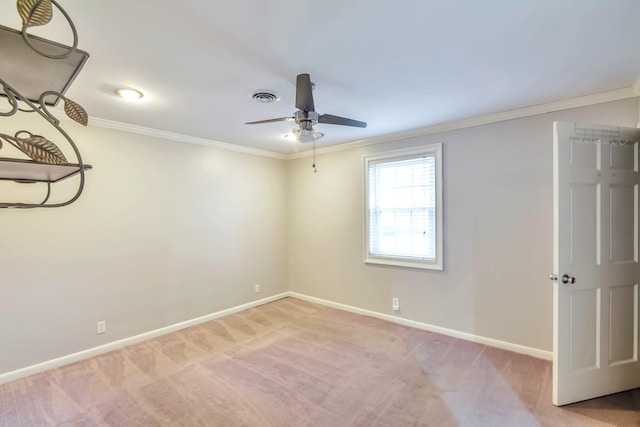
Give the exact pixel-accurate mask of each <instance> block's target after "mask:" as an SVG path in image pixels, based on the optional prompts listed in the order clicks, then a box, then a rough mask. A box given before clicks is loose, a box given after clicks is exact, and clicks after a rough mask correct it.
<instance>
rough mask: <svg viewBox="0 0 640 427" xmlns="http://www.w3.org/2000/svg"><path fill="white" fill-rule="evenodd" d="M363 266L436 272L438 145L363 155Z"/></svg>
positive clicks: (438, 263) (439, 214) (439, 212)
mask: <svg viewBox="0 0 640 427" xmlns="http://www.w3.org/2000/svg"><path fill="white" fill-rule="evenodd" d="M364 178H365V209H366V212H365V262H366V263H375V264H389V265H398V266H403V267H414V268H427V269H434V270H442V268H443V267H442V266H443V262H442V261H443V260H442V258H443V256H442V248H443V239H442V144H434V145H428V146H423V147H418V148H413V149H409V150H399V151H394V152H390V153H384V154H380V155H373V156H365V157H364Z"/></svg>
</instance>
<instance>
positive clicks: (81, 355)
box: [0, 292, 553, 384]
mask: <svg viewBox="0 0 640 427" xmlns="http://www.w3.org/2000/svg"><path fill="white" fill-rule="evenodd" d="M286 297H293V298H298V299H300V300H303V301H308V302H312V303H316V304H320V305H324V306H327V307H332V308H337V309H339V310H344V311H348V312H351V313H356V314H362V315H364V316H369V317H374V318H376V319H381V320H386V321H388V322H392V323H397V324H399V325H404V326H409V327H412V328H416V329H421V330H424V331H429V332H435V333H438V334H442V335H447V336H450V337H453V338H459V339H463V340H466V341H472V342H476V343H479V344H484V345H488V346H491V347H496V348H500V349H503V350H509V351H513V352H516V353H521V354H527V355H529V356H533V357H537V358H539V359H545V360H552V359H553V353H552V352H550V351H545V350H540V349H537V348H532V347H527V346H523V345H519V344H513V343H509V342H505V341H500V340H495V339H493V338H487V337H482V336H478V335H474V334H470V333H467V332H460V331H456V330H453V329H447V328H442V327H440V326H434V325H429V324H426V323H421V322H416V321H414V320H409V319H403V318H401V317H397V316H391V315H389V314H384V313H378V312H375V311H371V310H365V309H363V308H358V307H354V306H351V305H346V304H340V303H337V302H333V301H328V300H324V299H321V298H316V297H311V296H308V295H304V294H300V293H297V292H283V293H281V294H278V295H274V296H271V297H267V298H263V299H260V300H256V301H251V302H248V303H246V304H242V305H238V306H236V307H231V308H227V309H225V310H221V311H217V312H215V313H211V314H207V315H205V316H201V317H197V318H195V319H191V320H187V321H184V322H180V323H176V324H173V325H170V326H166V327H164V328H160V329H155V330H153V331H149V332H145V333H143V334H139V335H135V336H132V337H129V338H124V339H121V340H118V341H114V342H111V343H108V344H104V345H101V346H98V347H94V348H90V349H88V350H83V351H80V352H77V353H73V354H69V355H67V356H62V357H59V358H56V359H52V360H48V361H46V362H42V363H38V364H36V365H31V366H27V367H25V368H21V369H17V370H15V371H11V372H7V373H4V374H0V384H6V383H9V382H11V381H15V380H18V379H20V378H24V377H28V376H29V375H34V374H37V373H40V372H44V371H47V370H49V369H55V368H59V367H60V366H64V365H69V364H71V363H75V362H78V361H80V360H84V359H88V358H90V357H94V356H99V355H101V354H104V353H108V352H110V351H113V350H118V349H120V348H122V347H126V346H128V345H132V344H136V343H139V342H142V341H145V340H149V339H151V338H155V337H158V336H160V335H165V334H169V333H171V332H175V331H179V330H181V329H185V328H188V327H191V326H195V325H199V324H201V323H204V322H208V321H210V320H214V319H218V318H220V317H223V316H228V315H230V314H233V313H238V312H240V311H244V310H247V309H249V308H253V307H257V306H259V305H263V304H267V303H269V302H272V301H276V300H279V299H282V298H286Z"/></svg>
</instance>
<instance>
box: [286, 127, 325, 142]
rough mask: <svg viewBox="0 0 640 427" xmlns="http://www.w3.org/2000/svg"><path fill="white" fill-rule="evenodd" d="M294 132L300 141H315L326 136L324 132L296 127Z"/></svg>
mask: <svg viewBox="0 0 640 427" xmlns="http://www.w3.org/2000/svg"><path fill="white" fill-rule="evenodd" d="M292 133H293V134H294V135H295V137H296V139H297V140H298V141H299V142H314V141H317V140H319V139H320V138H322V137H323V136H324V133H322V132H318V131H315V130H305V129H294V130H293V131H292Z"/></svg>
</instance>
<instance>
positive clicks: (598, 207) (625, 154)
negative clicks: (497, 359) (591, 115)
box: [553, 122, 640, 405]
mask: <svg viewBox="0 0 640 427" xmlns="http://www.w3.org/2000/svg"><path fill="white" fill-rule="evenodd" d="M639 141H640V130H638V129H631V128H621V127H612V126H599V125H584V124H576V123H567V122H556V123H554V141H553V142H554V158H553V168H554V194H553V195H554V213H553V215H554V273H555V274H556V277H559V278H560V280H558V281H557V282H556V283H554V293H553V295H554V343H553V344H554V349H553V357H554V359H553V402H554V403H555V404H556V405H564V404H567V403H572V402H577V401H580V400H586V399H590V398H593V397H598V396H602V395H605V394H610V393H616V392H619V391H623V390H628V389H631V388H637V387H640V362H639V361H638V345H639V341H640V335H639V328H638V307H639V305H640V304H639V295H638V283H639V282H640V264H639V262H638V240H639V232H638V187H639V186H640V173H638V163H639V159H638V142H639ZM565 274H566V275H567V277H568V278H575V282H574V281H573V280H569V279H567V280H566V281H565V282H566V283H563V281H562V280H561V279H562V277H563V275H565Z"/></svg>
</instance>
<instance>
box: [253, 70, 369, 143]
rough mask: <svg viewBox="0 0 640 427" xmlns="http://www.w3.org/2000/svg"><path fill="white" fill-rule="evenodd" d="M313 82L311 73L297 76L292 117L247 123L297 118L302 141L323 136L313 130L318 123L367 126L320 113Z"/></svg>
mask: <svg viewBox="0 0 640 427" xmlns="http://www.w3.org/2000/svg"><path fill="white" fill-rule="evenodd" d="M312 90H313V83H311V78H310V77H309V74H298V77H297V78H296V108H297V109H298V111H296V112H295V113H294V115H293V116H291V117H280V118H277V119H267V120H258V121H256V122H247V123H245V124H247V125H255V124H260V123H272V122H284V121H292V120H295V122H296V124H297V125H298V126H299V128H298V129H295V130H294V133H295V135H296V138H297V139H298V141H300V142H312V141H315V140H316V139H318V138H320V137H322V136H323V134H322V133H320V132H316V131H314V130H313V126H314V125H316V124H318V123H326V124H330V125H342V126H355V127H359V128H365V127H367V124H366V123H365V122H361V121H358V120H353V119H347V118H345V117H339V116H334V115H331V114H318V113H317V112H316V110H315V107H314V105H313V94H312V93H311V91H312Z"/></svg>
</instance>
